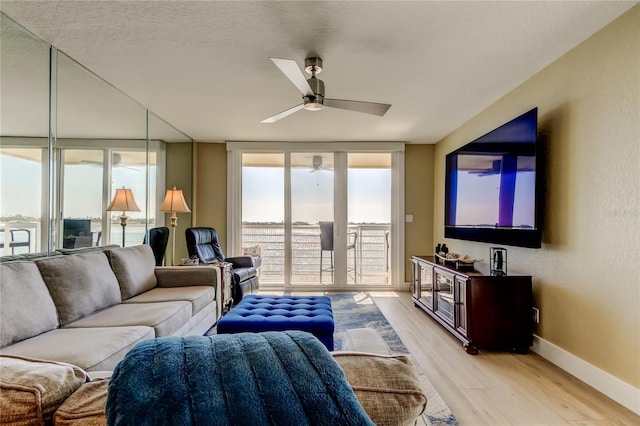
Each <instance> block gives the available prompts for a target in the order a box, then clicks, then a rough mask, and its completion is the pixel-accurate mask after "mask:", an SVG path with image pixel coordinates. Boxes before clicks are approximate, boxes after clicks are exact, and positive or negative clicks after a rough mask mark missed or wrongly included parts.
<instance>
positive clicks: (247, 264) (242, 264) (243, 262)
mask: <svg viewBox="0 0 640 426" xmlns="http://www.w3.org/2000/svg"><path fill="white" fill-rule="evenodd" d="M258 259H259V258H258ZM259 260H260V259H259ZM224 261H225V262H229V263H232V264H233V269H237V268H257V267H258V266H260V263H261V262H256V261H255V258H254V256H237V257H227V258H226V259H225V260H224ZM256 263H257V264H256Z"/></svg>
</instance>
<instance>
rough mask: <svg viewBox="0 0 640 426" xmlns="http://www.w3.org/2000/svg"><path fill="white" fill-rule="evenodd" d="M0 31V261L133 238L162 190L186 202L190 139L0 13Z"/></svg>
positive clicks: (153, 223)
mask: <svg viewBox="0 0 640 426" xmlns="http://www.w3.org/2000/svg"><path fill="white" fill-rule="evenodd" d="M1 28H2V45H1V54H2V58H1V60H2V62H1V67H2V69H1V71H2V72H1V74H0V75H1V84H2V86H1V89H2V103H1V108H2V109H1V113H2V117H1V118H2V120H1V124H2V127H1V129H0V136H1V144H0V161H1V163H0V166H1V169H0V179H1V180H0V201H1V203H0V206H1V207H0V230H1V231H2V234H1V236H0V238H1V239H0V244H2V246H1V247H0V260H5V261H6V260H12V259H13V258H15V256H19V257H37V256H42V255H45V256H46V255H56V254H60V253H69V252H73V251H74V250H76V251H77V250H86V249H87V248H89V247H96V246H105V245H117V246H123V245H124V246H131V245H137V244H142V243H143V242H144V241H145V237H146V235H147V231H148V229H150V228H153V227H158V226H164V225H165V222H167V221H168V218H169V216H167V213H165V212H162V211H160V206H161V204H162V201H163V198H164V194H165V191H166V190H167V188H169V187H172V186H177V187H180V189H182V190H183V193H184V194H185V197H186V198H188V201H189V202H190V201H191V193H192V184H191V170H192V166H191V150H192V140H191V139H190V138H189V137H188V136H187V135H185V134H183V133H182V132H180V131H179V130H177V129H175V128H174V127H173V126H171V125H170V124H168V123H167V122H165V121H164V120H162V119H160V118H158V117H157V116H156V115H155V114H153V113H152V112H150V111H149V110H147V109H146V108H145V107H143V106H142V105H140V104H139V103H138V102H136V101H135V100H133V99H132V98H130V97H128V96H127V95H125V94H124V93H122V92H121V91H119V90H118V89H117V88H115V87H113V86H112V85H110V84H109V83H107V82H106V81H104V80H102V79H101V78H100V77H98V76H97V75H95V74H94V73H92V72H91V71H90V70H88V69H86V68H85V67H84V66H82V65H81V64H79V63H77V62H76V61H75V60H73V59H72V58H70V57H68V56H66V55H65V54H64V53H62V52H59V51H58V50H57V49H55V47H52V46H50V45H48V44H47V43H46V42H44V41H41V40H39V39H37V38H36V37H34V36H32V35H31V34H30V33H29V32H28V31H26V30H25V29H24V28H22V27H20V26H19V25H17V24H16V23H15V22H13V21H11V20H10V19H9V18H7V17H6V16H4V15H2V16H1ZM169 177H170V178H171V179H170V180H171V181H169V180H168V178H169ZM169 214H170V213H169ZM180 219H181V220H180V222H179V223H180V225H179V226H182V227H184V226H190V225H191V215H190V214H189V213H186V214H181V215H180ZM181 235H182V238H180V239H179V243H178V244H177V246H178V248H177V249H176V257H185V256H186V247H185V246H184V242H183V240H184V230H182V233H181ZM169 255H171V257H167V261H166V262H165V263H166V264H170V263H171V259H172V257H173V253H168V256H169Z"/></svg>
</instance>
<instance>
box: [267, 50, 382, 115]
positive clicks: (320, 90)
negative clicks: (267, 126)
mask: <svg viewBox="0 0 640 426" xmlns="http://www.w3.org/2000/svg"><path fill="white" fill-rule="evenodd" d="M270 59H271V60H272V61H273V63H274V64H276V66H277V67H278V68H280V71H282V72H283V73H284V75H285V76H286V77H287V78H288V79H289V80H291V82H292V83H293V84H294V85H295V86H296V87H297V88H298V90H300V92H302V99H303V103H301V104H299V105H296V106H294V107H292V108H289V109H286V110H284V111H282V112H280V113H278V114H276V115H274V116H272V117H269V118H267V119H265V120H262V121H261V123H275V122H276V121H278V120H281V119H283V118H285V117H287V116H289V115H291V114H293V113H294V112H297V111H300V110H301V109H306V110H308V111H320V110H321V109H322V108H323V107H325V106H327V107H331V108H340V109H346V110H349V111H357V112H363V113H366V114H373V115H378V116H383V115H385V113H386V112H387V110H388V109H389V108H390V107H391V105H389V104H379V103H375V102H361V101H348V100H344V99H330V98H325V97H324V82H323V81H322V80H320V79H318V78H316V74H320V72H322V59H321V58H318V57H310V58H307V59H305V60H304V70H305V71H306V72H307V73H308V74H311V78H310V79H307V78H306V77H305V75H304V74H303V73H302V71H301V70H300V68H298V64H297V63H296V61H294V60H292V59H280V58H270Z"/></svg>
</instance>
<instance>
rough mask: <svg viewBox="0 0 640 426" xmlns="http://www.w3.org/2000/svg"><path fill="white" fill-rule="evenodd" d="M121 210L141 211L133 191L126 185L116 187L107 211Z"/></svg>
mask: <svg viewBox="0 0 640 426" xmlns="http://www.w3.org/2000/svg"><path fill="white" fill-rule="evenodd" d="M112 210H115V211H121V212H139V211H140V207H138V205H137V204H136V200H135V199H134V198H133V192H132V191H131V190H130V189H127V188H125V187H122V188H118V189H116V194H115V195H114V196H113V200H112V201H111V204H109V207H107V211H112Z"/></svg>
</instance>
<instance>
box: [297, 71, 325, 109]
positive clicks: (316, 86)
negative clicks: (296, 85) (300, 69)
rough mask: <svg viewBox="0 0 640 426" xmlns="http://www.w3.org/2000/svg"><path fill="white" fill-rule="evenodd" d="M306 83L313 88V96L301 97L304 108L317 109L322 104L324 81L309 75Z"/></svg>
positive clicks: (320, 107)
mask: <svg viewBox="0 0 640 426" xmlns="http://www.w3.org/2000/svg"><path fill="white" fill-rule="evenodd" d="M307 83H309V86H311V90H313V93H314V94H315V96H309V95H305V96H303V97H302V99H304V108H305V109H307V110H309V111H319V110H321V109H322V107H323V105H324V82H323V81H322V80H320V79H317V78H315V77H311V78H310V79H308V80H307Z"/></svg>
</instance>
